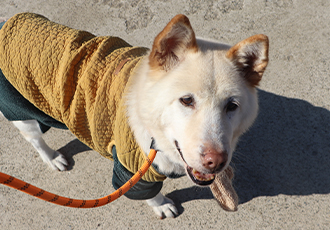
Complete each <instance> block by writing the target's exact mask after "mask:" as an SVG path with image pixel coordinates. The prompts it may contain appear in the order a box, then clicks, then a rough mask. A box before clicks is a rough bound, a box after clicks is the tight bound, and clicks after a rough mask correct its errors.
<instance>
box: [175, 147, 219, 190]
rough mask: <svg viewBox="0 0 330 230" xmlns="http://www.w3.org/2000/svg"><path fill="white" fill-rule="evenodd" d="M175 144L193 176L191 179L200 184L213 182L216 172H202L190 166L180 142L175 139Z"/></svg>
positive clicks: (190, 175)
mask: <svg viewBox="0 0 330 230" xmlns="http://www.w3.org/2000/svg"><path fill="white" fill-rule="evenodd" d="M175 146H176V149H177V150H178V152H179V153H180V156H181V158H182V160H183V162H184V163H185V165H186V170H187V173H188V175H189V177H190V178H191V180H192V181H193V182H194V183H196V184H197V185H200V186H207V185H210V184H212V183H213V181H214V178H215V174H207V173H202V172H199V171H197V170H196V169H194V168H192V167H190V166H189V165H188V164H187V162H186V160H185V159H184V157H183V155H182V152H181V149H180V147H179V143H178V142H177V141H175Z"/></svg>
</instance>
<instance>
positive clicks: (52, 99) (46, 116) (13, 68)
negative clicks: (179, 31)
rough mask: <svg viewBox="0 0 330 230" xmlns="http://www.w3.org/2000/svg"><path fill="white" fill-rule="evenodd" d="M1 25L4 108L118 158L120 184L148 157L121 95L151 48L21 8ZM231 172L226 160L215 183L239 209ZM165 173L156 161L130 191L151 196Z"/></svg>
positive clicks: (221, 196)
mask: <svg viewBox="0 0 330 230" xmlns="http://www.w3.org/2000/svg"><path fill="white" fill-rule="evenodd" d="M2 26H3V23H0V29H1V30H0V110H1V111H2V112H4V115H5V116H6V117H7V118H8V119H9V120H15V119H16V120H28V119H35V118H37V119H38V121H39V123H40V122H41V124H43V125H41V128H42V129H43V127H44V129H43V131H46V130H47V129H48V128H49V127H48V125H51V126H55V127H58V128H66V127H67V128H69V129H70V131H71V132H73V133H74V134H75V135H76V136H77V137H78V139H79V140H80V141H82V142H83V143H85V144H86V145H87V146H89V147H90V148H92V149H94V150H96V151H98V152H99V153H101V154H102V155H103V156H105V157H106V158H110V159H114V162H115V163H114V172H113V178H112V182H113V185H114V187H115V188H116V189H117V188H119V187H120V186H121V185H122V184H123V183H125V182H126V181H127V180H128V179H129V178H130V177H131V176H132V175H133V173H135V172H136V171H137V170H138V169H139V168H140V166H141V165H142V163H143V162H144V160H145V154H144V153H143V151H142V150H141V148H140V147H139V146H138V144H137V143H136V142H135V140H134V137H133V134H132V132H131V130H130V127H129V125H128V122H127V117H126V107H125V96H124V95H125V90H126V86H127V85H129V84H130V79H129V77H130V75H131V74H132V72H133V71H134V68H135V67H136V66H137V65H138V63H139V61H140V60H141V58H142V57H143V56H144V55H145V54H146V52H147V51H148V50H147V49H146V48H139V47H131V46H130V45H129V44H127V43H126V42H125V41H123V40H122V39H120V38H116V37H95V36H94V35H92V34H90V33H88V32H85V31H79V30H74V29H71V28H68V27H66V26H63V25H59V24H56V23H53V22H50V21H49V20H48V19H47V18H45V17H43V16H41V15H37V14H31V13H23V14H17V15H15V16H14V17H12V18H11V19H10V20H8V21H7V22H6V23H5V25H4V26H3V28H1V27H2ZM1 70H2V71H3V73H2V71H1ZM15 107H18V108H19V109H21V110H24V111H19V110H17V109H16V108H15ZM45 124H46V125H45ZM168 176H171V175H168ZM177 176H181V175H175V177H177ZM232 177H233V172H232V169H231V167H229V168H228V169H226V170H225V171H224V172H223V173H221V174H218V175H217V176H216V180H215V182H214V183H213V184H212V185H211V186H210V188H211V190H212V193H213V194H214V196H215V198H216V199H217V200H218V202H219V203H220V205H221V206H222V207H223V208H224V209H225V210H232V211H234V210H236V209H237V204H238V198H237V194H236V192H235V190H234V188H233V187H232V184H231V180H232ZM165 178H166V177H165V176H164V175H161V174H159V173H158V172H157V171H156V170H155V169H154V168H153V167H152V166H151V167H150V168H149V170H148V171H147V173H146V174H145V175H144V176H143V177H142V180H140V181H139V182H138V183H137V184H136V185H135V186H134V187H133V188H131V189H130V190H129V191H128V192H127V193H126V194H125V196H127V197H128V198H132V199H150V198H152V197H154V196H155V195H157V193H158V192H159V191H160V189H161V187H162V181H163V180H164V179H165Z"/></svg>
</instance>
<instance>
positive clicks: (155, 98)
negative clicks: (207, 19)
mask: <svg viewBox="0 0 330 230" xmlns="http://www.w3.org/2000/svg"><path fill="white" fill-rule="evenodd" d="M267 62H268V39H267V37H266V36H264V35H256V36H253V37H251V38H248V39H246V40H244V41H242V42H240V43H238V44H237V45H235V46H233V47H231V48H230V47H228V46H226V45H221V44H218V43H214V42H210V41H206V40H198V39H196V38H195V35H194V32H193V30H192V28H191V26H190V23H189V21H188V19H187V18H186V17H185V16H183V15H179V16H176V17H175V18H173V19H172V21H171V22H170V23H169V24H168V25H167V26H166V27H165V29H164V30H163V31H162V32H161V33H160V34H159V35H158V36H157V37H156V39H155V41H154V45H153V48H152V51H151V53H150V55H149V60H148V64H147V65H146V66H147V67H145V72H146V76H145V79H144V80H143V81H142V82H143V90H140V92H139V93H138V94H137V95H138V99H137V100H138V102H137V103H138V104H139V106H138V108H137V109H136V111H135V112H136V113H137V114H136V115H137V116H138V117H139V120H140V122H142V123H143V126H144V127H145V128H146V130H147V132H148V133H150V135H151V136H153V137H154V138H155V140H156V144H157V147H158V148H159V149H160V150H161V153H159V154H158V155H161V156H158V155H157V157H158V161H157V157H156V163H157V164H158V166H159V168H160V170H161V171H163V172H170V170H174V169H175V167H179V166H181V168H185V170H186V172H187V174H188V175H189V176H190V178H191V179H192V181H194V182H195V183H196V184H198V185H209V184H210V183H212V182H213V179H214V174H215V173H219V172H220V171H222V170H223V169H225V168H226V167H227V166H228V164H229V162H230V160H231V157H232V153H233V151H234V149H235V146H236V143H237V140H238V138H239V136H240V135H241V134H242V133H243V132H244V131H246V130H247V129H248V128H249V127H250V126H251V124H252V123H253V121H254V119H255V118H256V116H257V111H258V101H257V94H256V89H255V86H256V85H257V84H258V83H259V81H260V80H261V77H262V74H263V72H264V70H265V68H266V65H267ZM140 88H142V87H140ZM133 129H134V127H133ZM137 139H138V138H137ZM164 158H166V159H170V160H167V163H164V162H166V160H164ZM167 170H168V171H167Z"/></svg>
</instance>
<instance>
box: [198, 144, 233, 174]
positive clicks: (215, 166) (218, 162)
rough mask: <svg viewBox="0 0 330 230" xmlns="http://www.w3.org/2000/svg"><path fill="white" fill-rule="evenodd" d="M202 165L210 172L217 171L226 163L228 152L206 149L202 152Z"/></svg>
mask: <svg viewBox="0 0 330 230" xmlns="http://www.w3.org/2000/svg"><path fill="white" fill-rule="evenodd" d="M201 158H202V164H203V167H204V168H206V169H208V170H210V171H211V172H219V171H221V169H223V167H224V166H225V165H226V163H227V160H228V154H227V153H226V152H225V151H220V152H219V151H216V150H214V149H206V150H205V151H204V152H203V154H202V157H201Z"/></svg>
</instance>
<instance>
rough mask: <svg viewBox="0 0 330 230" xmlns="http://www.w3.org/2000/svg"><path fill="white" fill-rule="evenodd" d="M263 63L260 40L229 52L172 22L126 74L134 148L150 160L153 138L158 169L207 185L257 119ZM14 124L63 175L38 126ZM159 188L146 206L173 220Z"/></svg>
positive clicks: (264, 46) (183, 21) (264, 47)
mask: <svg viewBox="0 0 330 230" xmlns="http://www.w3.org/2000/svg"><path fill="white" fill-rule="evenodd" d="M0 43H1V40H0ZM267 63H268V38H267V37H266V36H265V35H255V36H252V37H250V38H247V39H246V40H243V41H241V42H239V43H238V44H236V45H235V46H232V47H230V46H228V45H224V44H220V43H217V42H214V41H209V40H204V39H196V37H195V33H194V31H193V29H192V27H191V25H190V23H189V20H188V19H187V18H186V17H185V16H184V15H177V16H176V17H174V18H173V19H172V20H171V21H170V22H169V23H168V25H167V26H166V27H165V28H164V30H163V31H162V32H160V33H159V35H158V36H157V37H156V38H155V40H154V43H153V46H152V49H151V51H150V52H149V53H148V54H147V55H145V57H144V58H143V60H142V61H141V63H140V64H139V65H138V66H137V68H136V70H135V71H134V73H133V74H132V76H130V78H131V84H130V85H129V88H128V89H127V94H126V105H127V116H128V123H129V125H130V128H131V129H132V132H133V133H134V137H135V139H136V141H137V143H138V144H139V146H140V147H141V149H142V150H143V152H144V153H145V154H148V152H149V150H150V140H151V139H152V138H153V139H154V140H155V145H156V148H157V150H159V152H161V153H160V154H157V156H156V158H155V161H154V166H155V168H156V169H157V171H158V172H159V173H161V174H163V175H167V176H168V175H184V174H187V175H188V176H189V178H190V179H191V180H192V181H193V182H194V183H195V184H197V185H209V184H211V183H212V182H213V180H214V177H215V174H217V173H219V172H222V171H223V170H224V169H226V168H227V167H228V165H229V163H230V161H231V158H232V154H233V151H234V150H235V146H236V144H237V141H238V138H239V137H240V135H241V134H242V133H244V132H245V131H246V130H247V129H248V128H249V127H250V126H251V124H252V123H253V121H254V120H255V118H256V116H257V111H258V99H257V92H256V86H257V85H258V83H259V81H260V80H261V78H262V75H263V73H264V71H265V68H266V66H267ZM0 68H1V69H2V66H0ZM4 75H5V76H6V73H5V71H4ZM6 77H7V76H6ZM0 102H1V100H0ZM0 108H1V107H0ZM13 123H14V125H15V126H16V127H17V128H18V129H19V130H20V131H21V133H22V134H23V135H24V137H25V138H26V139H27V140H28V141H29V142H30V143H31V144H32V145H33V146H34V147H35V149H36V150H37V151H38V152H39V154H40V156H41V158H42V159H43V161H44V162H46V163H47V164H48V165H50V166H51V167H52V168H53V169H58V170H61V171H63V170H65V168H66V166H67V164H68V163H67V161H66V159H65V157H64V156H63V155H62V154H61V153H59V152H57V151H54V150H53V149H51V148H50V147H48V145H47V144H46V143H45V142H44V140H43V139H42V137H41V135H42V132H41V129H40V126H39V123H38V122H37V121H36V120H22V121H14V122H13ZM153 186H154V185H153ZM160 187H161V186H160ZM150 188H151V189H153V188H154V187H152V186H151V187H150ZM159 190H160V188H159V189H158V190H157V193H156V195H155V194H154V195H153V197H147V198H145V199H146V200H147V203H148V204H149V205H150V206H152V207H153V209H154V211H155V212H156V214H157V215H159V216H161V217H165V216H166V217H173V216H175V215H176V214H177V209H176V207H175V206H174V204H173V202H172V201H171V200H169V199H168V198H166V197H164V196H163V195H162V194H161V193H158V192H159Z"/></svg>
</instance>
